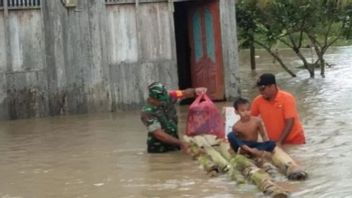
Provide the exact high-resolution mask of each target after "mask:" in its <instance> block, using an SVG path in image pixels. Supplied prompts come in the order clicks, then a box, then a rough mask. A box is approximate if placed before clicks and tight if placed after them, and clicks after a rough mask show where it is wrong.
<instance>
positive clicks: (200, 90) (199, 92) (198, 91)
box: [195, 87, 208, 96]
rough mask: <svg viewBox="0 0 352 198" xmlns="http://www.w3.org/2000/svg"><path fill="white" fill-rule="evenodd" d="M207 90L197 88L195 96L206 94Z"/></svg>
mask: <svg viewBox="0 0 352 198" xmlns="http://www.w3.org/2000/svg"><path fill="white" fill-rule="evenodd" d="M207 90H208V89H207V88H206V87H197V88H195V92H196V95H197V96H198V95H201V94H205V93H207Z"/></svg>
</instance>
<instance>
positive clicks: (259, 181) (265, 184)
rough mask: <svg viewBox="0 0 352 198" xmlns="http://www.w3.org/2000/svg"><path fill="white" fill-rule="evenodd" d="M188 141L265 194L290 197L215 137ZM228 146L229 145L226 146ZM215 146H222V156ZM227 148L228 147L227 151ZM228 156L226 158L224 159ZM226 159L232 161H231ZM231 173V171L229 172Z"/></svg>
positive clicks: (259, 170)
mask: <svg viewBox="0 0 352 198" xmlns="http://www.w3.org/2000/svg"><path fill="white" fill-rule="evenodd" d="M185 139H186V141H188V142H193V143H196V144H197V146H199V147H201V148H203V149H204V150H205V152H206V153H207V154H208V155H209V156H210V157H211V159H212V160H213V161H214V162H215V163H216V164H219V165H220V166H221V167H226V168H227V170H231V169H232V170H234V172H235V173H236V172H237V171H240V172H241V173H242V175H244V176H245V177H247V178H248V179H249V180H250V181H252V182H253V183H254V184H256V185H257V187H258V188H259V189H260V190H261V191H262V192H263V193H264V194H265V195H268V196H271V197H275V198H286V197H288V192H287V191H286V190H284V189H283V188H282V187H280V186H278V185H277V184H276V183H274V182H273V180H272V178H271V177H270V175H269V174H267V173H266V172H265V171H264V170H262V169H260V168H258V167H257V166H256V165H255V164H254V163H252V162H251V161H250V160H249V159H247V158H246V157H244V156H242V155H240V154H235V155H231V154H230V153H229V149H228V148H229V145H228V143H225V142H224V141H219V140H217V139H215V138H213V137H208V135H207V136H201V135H198V136H194V137H185ZM226 144H227V145H226ZM213 145H218V146H219V145H220V146H219V148H220V150H221V151H220V152H222V154H220V153H219V152H218V151H217V150H215V149H214V148H213ZM226 147H228V148H227V149H226ZM224 156H226V157H224ZM225 158H228V159H230V161H228V160H226V159H225ZM229 172H230V173H231V171H229Z"/></svg>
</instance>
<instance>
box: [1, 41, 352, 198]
mask: <svg viewBox="0 0 352 198" xmlns="http://www.w3.org/2000/svg"><path fill="white" fill-rule="evenodd" d="M351 52H352V48H348V47H345V48H337V49H334V50H332V51H330V52H329V54H328V55H327V60H328V62H329V63H333V64H334V65H333V67H332V68H328V69H327V73H326V78H325V79H322V78H320V76H319V73H318V72H317V78H316V79H309V78H308V73H307V72H306V71H298V70H297V72H298V77H297V78H290V77H289V76H288V74H286V73H285V72H283V70H282V69H281V68H280V67H279V66H278V65H276V64H273V63H272V61H273V60H272V58H271V57H270V56H267V55H266V54H265V53H263V52H261V51H259V52H258V56H259V57H258V58H257V61H258V63H259V64H258V70H257V72H258V73H262V72H266V71H270V72H274V73H277V78H278V84H279V85H280V87H281V88H282V89H285V90H288V91H290V92H292V93H293V94H294V95H295V96H296V98H297V104H298V108H299V111H300V116H301V119H302V123H303V125H304V128H305V131H306V136H307V144H306V145H303V146H295V147H288V148H287V150H288V151H289V153H290V154H291V155H292V156H293V157H294V158H295V159H297V161H299V162H300V163H301V164H303V165H304V167H306V169H307V170H308V172H309V173H310V178H309V179H308V180H307V181H304V182H285V183H283V185H285V186H287V187H288V188H290V189H293V191H294V193H293V194H292V197H329V198H330V197H352V195H351V194H352V190H351V186H352V184H351V183H352V171H350V169H351V168H352V165H351V162H352V161H351V159H352V158H351V157H352V154H351V152H349V151H350V150H351V149H352V146H351V144H350V142H351V140H352V134H351V133H350V130H352V124H351V122H349V120H348V119H349V118H350V117H351V116H352V108H351V107H352V103H351V102H350V101H351V100H350V98H349V92H350V91H351V90H352V67H351V62H352V61H351V59H352V58H350V54H351ZM306 53H309V51H307V52H306ZM280 54H281V55H282V56H284V57H285V60H286V61H287V62H289V63H292V64H294V63H297V62H298V60H297V58H296V57H295V56H294V55H293V54H290V53H288V52H286V51H282V52H280ZM241 58H242V59H241V77H242V80H241V86H242V94H243V95H244V96H246V97H249V98H253V97H254V96H255V95H256V94H257V92H256V90H253V89H252V85H253V83H254V82H255V78H256V75H255V74H253V73H251V72H250V70H249V65H248V62H249V61H248V60H247V57H246V52H245V51H243V52H241ZM217 105H219V106H223V105H230V102H228V103H218V104H217ZM179 110H180V115H181V116H180V118H181V124H180V129H184V127H185V123H184V121H185V118H186V113H187V107H185V106H181V107H180V109H179ZM145 139H146V132H145V129H144V127H143V126H142V125H141V122H140V120H139V113H138V112H137V111H131V112H123V113H112V114H109V113H107V114H94V115H80V116H67V117H54V118H46V119H31V120H18V121H3V122H1V123H0V155H1V158H0V178H2V179H1V180H0V197H1V198H14V197H16V198H19V197H23V198H48V197H54V198H62V197H67V198H71V197H94V198H95V197H104V198H105V197H114V198H115V197H131V198H132V197H137V198H138V197H209V198H212V197H225V198H226V197H262V193H260V192H258V190H257V189H256V187H255V186H253V185H243V186H237V185H236V184H235V183H234V182H232V181H230V180H229V179H228V178H227V177H226V176H220V177H216V178H209V177H208V176H207V175H205V173H204V172H203V171H202V169H201V168H200V167H199V166H198V163H197V162H195V161H192V160H191V159H190V157H189V156H185V155H183V154H182V153H169V154H153V155H150V154H147V153H146V152H145Z"/></svg>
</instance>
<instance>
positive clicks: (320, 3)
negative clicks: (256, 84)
mask: <svg viewBox="0 0 352 198" xmlns="http://www.w3.org/2000/svg"><path fill="white" fill-rule="evenodd" d="M236 12H237V13H236V15H237V24H238V29H239V37H240V40H242V41H244V45H243V46H244V47H245V46H248V44H250V42H255V43H257V44H258V45H260V46H261V47H263V48H265V49H266V50H267V51H269V53H271V52H272V51H271V48H272V46H273V45H275V44H277V43H278V42H280V43H283V44H285V45H286V46H287V47H289V48H291V49H292V50H293V51H294V52H295V53H296V54H297V56H298V57H300V59H301V60H302V61H303V63H304V64H305V65H306V68H307V69H308V70H309V68H308V63H307V61H306V60H305V57H304V56H303V55H302V54H301V53H300V48H302V46H306V45H308V44H309V45H312V46H313V47H314V49H315V51H316V53H317V55H318V57H319V60H318V62H321V64H322V67H323V64H324V60H323V55H324V53H325V52H326V50H327V49H328V48H329V47H330V46H331V45H333V44H334V43H336V42H338V41H339V40H344V39H350V38H351V37H352V0H238V1H237V8H236ZM340 43H342V42H341V41H340ZM271 54H272V55H273V53H271ZM276 58H279V57H276ZM323 72H324V71H323V69H322V73H323ZM310 73H311V75H314V71H313V72H312V71H310Z"/></svg>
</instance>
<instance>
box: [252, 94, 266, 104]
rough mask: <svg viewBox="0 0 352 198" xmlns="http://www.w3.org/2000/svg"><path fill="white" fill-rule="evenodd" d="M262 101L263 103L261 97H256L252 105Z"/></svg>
mask: <svg viewBox="0 0 352 198" xmlns="http://www.w3.org/2000/svg"><path fill="white" fill-rule="evenodd" d="M262 101H265V99H264V97H263V96H262V95H258V96H256V97H255V98H254V99H253V101H252V103H258V102H259V103H260V102H262Z"/></svg>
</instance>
